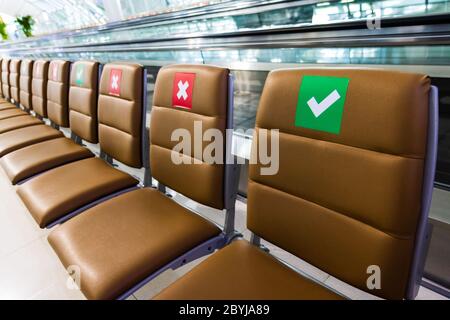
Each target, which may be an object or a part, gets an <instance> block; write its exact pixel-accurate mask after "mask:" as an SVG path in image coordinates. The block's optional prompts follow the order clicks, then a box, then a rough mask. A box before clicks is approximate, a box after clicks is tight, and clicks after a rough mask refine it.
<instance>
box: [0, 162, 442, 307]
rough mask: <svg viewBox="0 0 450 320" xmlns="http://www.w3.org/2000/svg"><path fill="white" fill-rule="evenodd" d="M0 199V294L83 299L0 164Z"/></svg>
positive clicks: (337, 285) (166, 277) (240, 218)
mask: <svg viewBox="0 0 450 320" xmlns="http://www.w3.org/2000/svg"><path fill="white" fill-rule="evenodd" d="M175 199H177V201H181V202H184V203H185V205H187V206H192V207H194V208H196V209H197V210H199V211H201V212H202V214H204V215H205V216H206V217H208V218H210V219H212V220H213V221H216V222H217V223H220V224H221V223H222V221H223V217H224V216H223V214H222V213H221V212H219V211H215V210H212V209H206V208H204V207H200V206H198V205H197V204H195V203H193V202H190V201H186V199H184V198H183V197H180V196H178V195H176V196H175ZM0 204H1V207H0V208H1V210H0V299H84V296H83V294H82V293H81V292H80V291H79V290H77V289H73V288H71V287H73V286H71V285H70V280H69V277H68V276H67V273H66V270H65V269H64V267H63V266H62V265H61V263H60V262H59V260H58V258H57V257H56V255H55V254H54V252H53V251H52V249H51V247H50V246H49V244H48V242H47V235H48V233H49V231H48V230H41V229H39V228H38V226H37V225H36V223H35V222H34V220H33V219H32V218H31V216H30V215H29V213H28V212H27V209H26V208H25V206H24V205H23V204H22V202H21V201H20V199H19V198H18V196H17V195H16V192H15V187H13V186H11V184H10V183H9V181H8V180H7V178H6V176H5V174H4V172H3V171H2V170H1V169H0ZM245 210H246V205H245V203H243V202H238V205H237V214H236V218H237V223H236V227H237V229H238V230H239V231H240V232H242V233H243V234H244V236H245V238H247V239H248V238H249V236H250V232H249V231H248V230H247V229H246V223H245ZM265 245H267V246H268V247H269V249H270V250H271V252H272V253H273V254H274V255H276V256H278V257H280V258H282V259H283V260H285V261H286V262H288V263H290V264H291V265H292V266H294V267H296V268H298V269H299V270H300V271H301V272H303V273H305V274H307V275H309V276H310V277H312V278H313V279H315V280H316V281H319V282H322V283H325V285H328V286H330V287H331V288H333V289H335V290H337V291H339V292H342V293H343V294H345V295H346V296H348V297H350V298H354V299H373V298H374V297H373V296H370V295H368V294H366V293H364V292H361V291H360V290H357V289H354V288H352V287H349V286H347V285H345V284H344V283H342V282H340V281H339V280H337V279H334V278H332V277H330V276H329V275H327V274H326V273H324V272H323V271H321V270H319V269H317V268H314V267H313V266H311V265H309V264H307V263H306V262H304V261H301V260H299V259H297V258H295V257H293V256H292V255H290V254H288V253H286V252H284V251H282V250H279V249H278V248H275V247H274V246H271V245H270V244H267V243H265ZM203 259H204V258H203ZM203 259H199V260H197V261H195V262H193V263H190V264H188V265H186V266H184V267H182V268H180V269H178V270H174V271H172V270H170V271H167V272H165V273H163V274H161V275H160V276H159V277H157V278H156V279H154V280H153V281H152V282H151V283H149V284H148V285H146V286H145V287H143V288H142V289H140V290H139V291H137V292H136V293H135V294H134V296H132V297H130V299H149V298H151V297H152V296H154V295H155V294H157V293H158V292H159V291H161V290H162V289H163V288H164V287H166V286H167V285H169V284H170V283H172V282H173V281H175V280H176V279H177V278H178V277H180V276H181V275H183V274H184V273H186V272H187V271H189V270H190V269H191V268H192V267H193V266H195V265H196V264H198V263H199V262H200V261H202V260H203ZM418 299H443V297H442V296H440V295H438V294H436V293H434V292H432V291H430V290H428V289H425V288H421V290H420V292H419V296H418Z"/></svg>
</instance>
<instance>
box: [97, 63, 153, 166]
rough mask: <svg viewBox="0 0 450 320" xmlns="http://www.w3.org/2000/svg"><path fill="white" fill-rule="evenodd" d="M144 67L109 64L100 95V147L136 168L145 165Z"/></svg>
mask: <svg viewBox="0 0 450 320" xmlns="http://www.w3.org/2000/svg"><path fill="white" fill-rule="evenodd" d="M143 70H144V69H143V67H142V66H141V65H138V64H131V63H130V64H127V63H108V64H106V65H105V66H104V67H103V72H102V76H101V79H100V90H99V97H98V122H99V127H98V136H99V142H100V148H101V149H102V151H104V152H105V153H106V154H108V155H109V156H111V157H113V158H114V159H117V160H119V161H120V162H122V163H124V164H126V165H128V166H131V167H135V168H141V167H142V123H143V121H142V119H143V118H142V117H144V116H145V114H144V113H143V109H144V105H143V86H144V83H143Z"/></svg>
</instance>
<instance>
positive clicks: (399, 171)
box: [156, 69, 437, 299]
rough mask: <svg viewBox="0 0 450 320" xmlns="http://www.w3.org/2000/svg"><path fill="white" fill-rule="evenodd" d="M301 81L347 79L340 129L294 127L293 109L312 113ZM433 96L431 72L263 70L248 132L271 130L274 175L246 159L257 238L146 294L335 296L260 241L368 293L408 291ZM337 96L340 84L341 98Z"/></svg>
mask: <svg viewBox="0 0 450 320" xmlns="http://www.w3.org/2000/svg"><path fill="white" fill-rule="evenodd" d="M306 76H322V77H337V78H345V79H348V80H349V84H348V91H347V94H346V97H345V96H344V97H343V99H344V102H345V104H344V106H343V114H342V122H341V124H340V126H341V128H340V133H337V134H335V133H329V132H325V131H320V130H314V129H307V128H306V127H303V126H309V125H310V124H311V123H313V122H309V124H306V122H305V123H303V124H302V122H300V123H299V126H297V125H296V114H297V112H299V111H298V110H297V109H298V108H303V109H302V110H306V111H304V113H302V115H301V117H303V119H302V121H304V119H308V118H307V117H310V118H309V119H312V118H311V117H314V116H313V113H312V112H311V111H310V110H311V109H307V108H308V107H307V106H306V103H305V102H306V101H311V100H301V99H299V89H300V87H301V85H302V84H303V81H305V80H304V79H305V77H306ZM328 79H329V78H328ZM324 83H325V82H324ZM316 86H317V84H316ZM331 86H332V85H331ZM305 87H306V83H305ZM325 87H326V85H325ZM302 88H303V86H302ZM305 90H306V89H305ZM331 90H332V88H331V89H330V91H327V92H332V91H331ZM300 91H301V89H300ZM308 92H309V91H308ZM308 92H306V95H305V97H307V99H309V98H312V97H314V98H317V99H319V101H318V102H319V104H320V102H321V101H323V99H325V98H326V97H327V96H326V93H325V95H323V96H311V95H310V96H307V94H308ZM433 92H434V89H433V90H432V92H431V94H430V80H429V78H428V77H427V76H424V75H420V74H409V73H400V72H392V71H381V70H356V69H293V70H278V71H274V72H271V73H270V74H269V76H268V78H267V80H266V84H265V87H264V91H263V94H262V97H261V101H260V105H259V109H258V112H257V119H256V132H258V131H259V130H261V129H279V160H280V161H279V172H278V173H277V174H275V175H262V174H261V171H260V169H261V168H262V167H264V166H263V165H262V164H261V163H260V159H256V158H255V157H253V159H252V162H253V163H255V164H252V165H250V172H249V185H248V202H247V208H248V216H247V226H248V229H249V230H250V231H252V232H253V235H254V236H253V238H252V242H253V244H255V245H253V244H251V243H249V242H247V241H242V240H240V241H235V242H233V243H232V244H231V245H230V246H228V247H226V248H225V249H222V250H220V251H219V252H217V253H215V254H214V255H212V256H211V257H210V258H208V259H206V260H205V261H204V262H202V263H201V264H200V265H198V266H197V267H196V268H194V269H193V270H192V271H191V272H189V273H188V274H186V275H185V276H184V277H182V278H181V279H179V280H178V281H176V282H175V283H174V284H173V285H171V286H169V287H168V288H166V289H165V290H164V291H163V292H162V293H160V294H159V295H158V296H157V297H156V299H335V298H336V299H338V298H341V297H340V296H339V295H337V294H336V293H333V292H332V291H330V290H328V289H326V288H324V287H322V285H321V284H317V283H314V282H312V281H311V280H308V279H306V278H305V277H303V276H301V275H300V274H298V273H296V272H294V271H293V270H292V269H290V268H288V267H286V266H285V265H284V264H282V263H281V262H279V261H278V260H277V259H274V258H273V257H272V256H271V255H270V254H268V253H266V252H263V251H262V250H261V249H260V248H259V247H258V244H259V239H260V238H259V237H262V238H264V239H266V240H267V241H269V242H271V243H273V244H275V245H277V246H278V247H281V248H282V249H285V250H286V251H289V252H290V253H292V254H294V255H296V256H298V257H300V258H301V259H304V260H306V261H307V262H309V263H311V264H313V265H315V266H316V267H318V268H320V269H322V270H323V271H325V272H327V273H329V274H330V275H332V276H334V277H336V278H339V279H341V280H343V281H345V282H347V283H348V284H350V285H353V286H355V287H358V288H359V289H361V290H364V291H367V292H369V293H371V294H374V295H376V296H379V297H382V298H388V299H403V298H413V297H414V296H415V294H416V293H417V279H418V278H419V277H418V275H419V274H420V272H418V268H417V266H418V265H420V260H421V259H423V258H424V256H423V253H424V251H423V250H421V249H420V248H421V244H423V243H424V240H425V233H423V232H422V231H423V230H425V226H426V223H427V222H426V221H427V215H428V208H429V204H430V199H431V190H432V181H433V175H434V168H433V166H434V161H433V159H434V160H435V154H436V153H435V146H436V140H435V138H436V128H437V126H436V123H437V112H436V105H437V104H436V101H437V99H436V94H434V93H433ZM342 95H343V92H342V91H341V95H340V98H339V99H342ZM344 95H345V93H344ZM430 98H431V99H430ZM302 101H303V102H302ZM429 101H432V103H429ZM316 102H317V100H316ZM429 105H430V108H429ZM331 110H336V109H330V111H331ZM324 112H326V111H324ZM332 112H335V111H332ZM324 115H325V113H324ZM329 115H330V113H328V116H329ZM329 119H330V118H329ZM335 119H336V118H335ZM308 121H310V120H308ZM314 126H318V123H314ZM429 128H430V129H431V128H432V129H431V130H429V131H428V132H427V129H429ZM255 134H256V133H255ZM272 134H273V133H272ZM427 137H428V142H427ZM254 147H255V146H254ZM433 150H434V151H433ZM252 156H254V155H252ZM426 190H427V191H426ZM424 194H426V195H425V196H424ZM369 266H378V267H379V268H380V270H381V273H379V274H378V275H379V276H380V280H381V282H380V283H381V288H379V289H373V290H370V289H369V288H368V286H367V281H368V278H369V276H370V275H371V273H370V272H369V269H368V268H369Z"/></svg>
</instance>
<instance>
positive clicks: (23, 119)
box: [0, 115, 43, 134]
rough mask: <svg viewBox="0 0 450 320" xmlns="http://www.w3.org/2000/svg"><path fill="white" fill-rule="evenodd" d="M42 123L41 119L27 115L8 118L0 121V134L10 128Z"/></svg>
mask: <svg viewBox="0 0 450 320" xmlns="http://www.w3.org/2000/svg"><path fill="white" fill-rule="evenodd" d="M39 124H43V123H42V121H41V120H39V119H36V118H34V117H30V116H28V115H24V116H20V117H13V118H8V119H4V120H1V121H0V134H1V133H5V132H8V131H11V130H15V129H19V128H25V127H29V126H35V125H39Z"/></svg>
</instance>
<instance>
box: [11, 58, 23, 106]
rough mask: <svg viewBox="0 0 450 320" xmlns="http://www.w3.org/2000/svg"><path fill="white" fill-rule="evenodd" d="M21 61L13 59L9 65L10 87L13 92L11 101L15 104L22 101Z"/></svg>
mask: <svg viewBox="0 0 450 320" xmlns="http://www.w3.org/2000/svg"><path fill="white" fill-rule="evenodd" d="M21 62H22V61H21V60H19V59H13V60H11V62H10V63H9V86H10V92H11V99H14V101H15V102H19V100H20V94H19V92H20V64H21Z"/></svg>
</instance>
